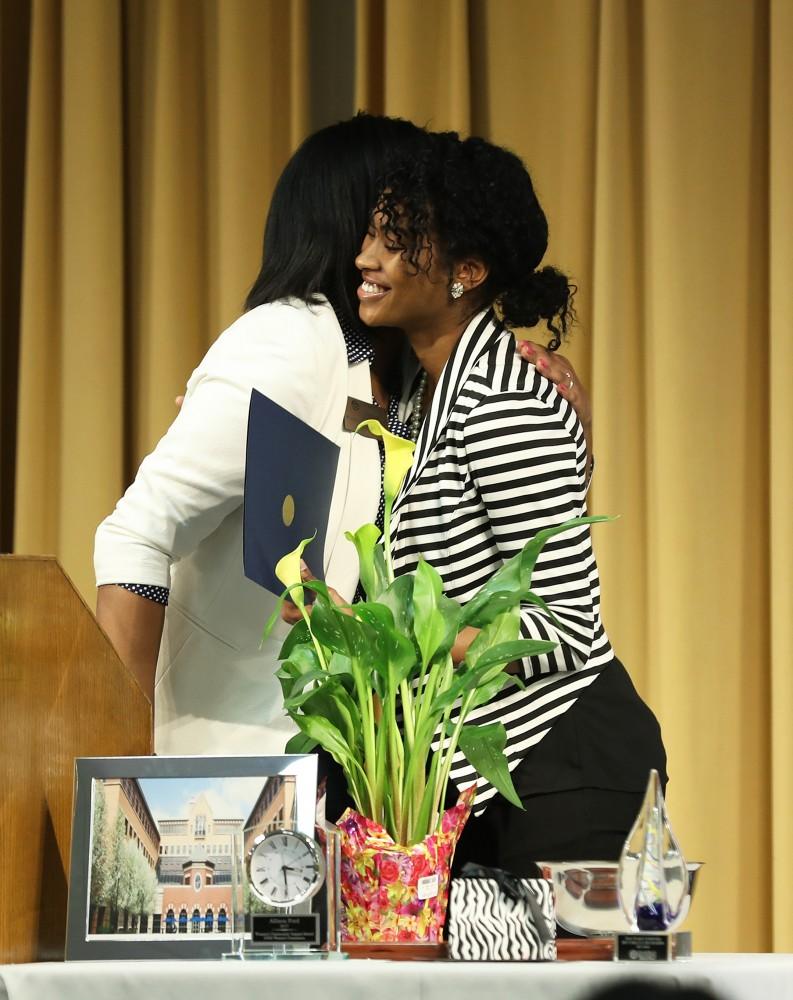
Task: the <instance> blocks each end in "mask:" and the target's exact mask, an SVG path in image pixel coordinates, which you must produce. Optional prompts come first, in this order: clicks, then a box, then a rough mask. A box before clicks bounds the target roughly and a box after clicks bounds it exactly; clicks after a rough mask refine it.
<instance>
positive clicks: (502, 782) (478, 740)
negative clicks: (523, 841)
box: [458, 722, 524, 809]
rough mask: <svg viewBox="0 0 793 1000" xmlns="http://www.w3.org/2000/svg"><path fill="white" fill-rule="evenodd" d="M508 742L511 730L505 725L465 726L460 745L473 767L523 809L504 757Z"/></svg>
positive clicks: (505, 796) (493, 723)
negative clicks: (508, 732)
mask: <svg viewBox="0 0 793 1000" xmlns="http://www.w3.org/2000/svg"><path fill="white" fill-rule="evenodd" d="M506 743H507V731H506V729H504V726H503V724H502V723H501V722H492V723H490V724H489V725H487V726H463V728H462V729H461V730H460V741H459V744H458V745H459V747H460V749H461V750H462V752H463V753H464V754H465V758H466V760H467V761H468V763H469V764H470V765H471V767H473V768H475V769H476V771H478V773H479V774H481V775H482V777H483V778H485V779H487V781H489V782H490V784H491V785H492V786H493V787H494V788H497V789H498V791H499V792H501V794H502V795H503V796H504V798H505V799H506V800H507V801H508V802H511V803H512V804H513V805H514V806H517V807H518V809H523V808H524V806H523V803H522V802H521V801H520V798H519V796H518V793H517V792H516V791H515V786H514V784H513V783H512V775H511V774H510V773H509V767H508V766H507V758H506V757H505V756H504V747H505V746H506Z"/></svg>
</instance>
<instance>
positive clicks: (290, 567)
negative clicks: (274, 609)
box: [275, 532, 316, 611]
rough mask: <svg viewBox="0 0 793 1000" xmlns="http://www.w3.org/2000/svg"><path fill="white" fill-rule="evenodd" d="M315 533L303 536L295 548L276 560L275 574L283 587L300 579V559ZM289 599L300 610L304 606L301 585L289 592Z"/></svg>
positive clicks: (301, 575)
mask: <svg viewBox="0 0 793 1000" xmlns="http://www.w3.org/2000/svg"><path fill="white" fill-rule="evenodd" d="M315 535H316V532H315V533H314V534H313V535H312V536H311V538H304V539H303V541H302V542H300V544H299V545H298V546H297V548H296V549H293V550H292V551H291V552H287V554H286V555H285V556H281V558H280V559H279V560H278V563H277V564H276V567H275V575H276V576H277V577H278V579H279V580H280V581H281V583H282V584H283V585H284V586H285V587H291V586H293V585H294V584H296V583H300V582H301V581H302V579H303V574H302V573H301V571H300V560H301V559H302V557H303V550H304V549H305V547H306V546H307V545H308V543H309V542H311V541H313V540H314V537H315ZM289 599H290V600H291V601H292V602H293V603H294V604H296V605H297V606H298V607H299V608H300V610H301V611H302V610H303V609H304V608H305V597H304V594H303V588H302V587H297V588H295V590H293V591H292V592H291V593H290V595H289Z"/></svg>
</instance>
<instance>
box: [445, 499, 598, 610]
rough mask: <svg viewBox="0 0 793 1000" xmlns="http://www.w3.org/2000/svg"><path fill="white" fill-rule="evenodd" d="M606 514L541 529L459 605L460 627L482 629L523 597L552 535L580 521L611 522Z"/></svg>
mask: <svg viewBox="0 0 793 1000" xmlns="http://www.w3.org/2000/svg"><path fill="white" fill-rule="evenodd" d="M611 520H613V518H610V517H603V516H597V517H576V518H573V519H572V520H570V521H565V522H564V524H558V525H555V526H554V527H552V528H543V529H542V530H541V531H538V532H537V534H536V535H535V536H534V537H533V538H532V539H531V540H530V541H528V542H527V543H526V544H525V545H524V547H523V548H522V549H521V551H520V552H518V553H517V554H516V555H514V556H513V557H512V558H511V559H508V560H507V562H505V563H504V565H503V566H502V567H501V569H499V570H497V571H496V572H495V573H494V574H493V576H491V578H490V579H489V580H488V581H487V583H486V584H485V585H484V586H483V587H482V588H481V590H479V592H478V593H476V594H475V595H474V596H473V597H472V598H471V600H470V601H469V602H468V603H467V604H466V605H465V607H464V608H463V614H462V619H461V622H460V627H461V628H463V627H464V626H466V625H473V626H475V627H477V628H483V627H484V626H485V625H488V624H490V622H492V621H493V619H494V618H495V617H496V616H497V615H499V614H502V613H503V612H504V611H506V610H508V609H509V608H511V607H514V606H515V605H518V604H519V603H520V602H521V601H522V600H525V599H526V595H527V594H528V593H529V592H530V591H529V584H530V582H531V575H532V572H533V571H534V564H535V563H536V561H537V557H538V556H539V553H540V551H541V549H542V547H543V545H545V543H546V542H547V541H548V539H549V538H553V537H554V535H560V534H562V533H563V532H565V531H571V530H572V529H573V528H577V527H580V526H581V525H582V524H595V523H597V522H600V521H611Z"/></svg>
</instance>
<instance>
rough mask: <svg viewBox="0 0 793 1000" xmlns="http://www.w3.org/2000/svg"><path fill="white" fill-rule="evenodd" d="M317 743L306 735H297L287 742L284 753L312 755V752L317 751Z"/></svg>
mask: <svg viewBox="0 0 793 1000" xmlns="http://www.w3.org/2000/svg"><path fill="white" fill-rule="evenodd" d="M316 748H317V741H316V740H315V739H312V738H311V737H310V736H307V735H306V734H305V733H303V732H300V733H295V735H294V736H293V737H292V738H291V739H290V740H288V741H287V744H286V746H285V747H284V753H311V751H312V750H316Z"/></svg>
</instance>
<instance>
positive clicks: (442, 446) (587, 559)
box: [356, 133, 666, 873]
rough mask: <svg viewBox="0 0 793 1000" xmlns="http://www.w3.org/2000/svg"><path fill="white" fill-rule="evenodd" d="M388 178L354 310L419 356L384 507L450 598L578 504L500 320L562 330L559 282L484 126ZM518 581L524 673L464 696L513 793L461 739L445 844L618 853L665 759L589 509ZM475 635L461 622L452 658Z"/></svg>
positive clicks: (574, 468)
mask: <svg viewBox="0 0 793 1000" xmlns="http://www.w3.org/2000/svg"><path fill="white" fill-rule="evenodd" d="M384 191H385V193H384V194H383V195H382V197H381V200H380V203H379V205H378V210H377V212H376V213H375V216H374V224H373V226H372V228H371V230H370V232H369V234H368V236H367V237H366V239H365V240H364V244H363V247H362V249H361V253H360V255H359V256H358V258H357V260H356V264H357V266H358V268H359V270H360V272H361V278H362V281H361V285H360V288H359V291H358V296H359V312H360V317H361V319H362V320H363V321H364V322H365V323H366V324H367V325H371V326H378V327H395V328H399V329H401V330H403V331H404V333H405V335H406V337H407V340H408V341H409V343H410V346H411V347H412V349H413V352H414V354H415V356H416V358H417V359H418V362H419V365H420V370H419V373H418V374H417V376H416V379H415V381H414V383H413V387H412V391H411V392H410V393H409V394H408V398H406V399H404V400H403V403H402V406H403V411H404V414H403V415H404V418H405V420H406V422H407V423H408V425H409V426H412V427H413V428H414V429H415V431H416V432H417V438H418V439H417V446H416V455H415V459H414V463H413V467H412V469H411V471H410V472H409V474H408V477H407V479H406V482H405V484H404V486H403V489H402V492H401V494H400V496H399V497H398V499H397V501H396V503H395V507H394V517H393V521H392V538H393V549H394V565H395V569H396V570H397V572H399V571H402V572H407V571H410V570H412V569H414V568H415V566H416V565H417V562H418V559H419V556H420V555H421V556H423V557H424V558H425V559H426V560H427V561H428V562H430V563H431V564H432V565H433V566H434V567H435V568H436V569H437V570H438V571H439V572H440V574H441V576H442V577H443V580H444V585H445V589H446V593H447V594H448V596H450V597H453V598H455V599H456V600H458V601H460V602H461V603H465V602H466V601H467V600H469V599H470V598H471V597H472V596H473V595H474V594H475V593H476V592H477V590H479V588H480V587H481V586H482V585H483V584H484V583H485V581H486V580H488V579H489V577H490V576H491V575H492V574H493V572H494V571H495V570H496V569H497V568H498V567H499V566H500V565H501V564H502V563H503V562H504V561H505V560H507V559H509V558H510V557H511V556H512V555H514V554H515V553H516V552H518V551H519V550H520V549H521V548H522V547H523V545H524V544H525V542H526V541H528V540H529V539H530V538H531V537H532V536H533V535H534V534H535V532H536V531H538V530H539V529H540V528H544V527H547V526H551V525H556V524H559V523H560V522H561V521H564V520H567V519H568V518H572V517H577V516H580V515H583V514H585V512H586V492H587V486H588V482H587V458H586V446H585V440H584V434H583V430H582V427H581V423H580V421H579V420H578V417H577V416H576V413H575V411H574V410H573V408H572V407H571V406H570V405H569V402H568V400H567V399H565V398H564V396H563V395H562V393H560V392H559V391H558V389H557V388H556V386H554V385H553V384H551V383H549V382H548V381H547V380H545V379H543V378H541V377H540V375H539V374H538V372H537V371H536V369H535V367H534V366H533V365H532V364H530V363H528V362H527V361H525V360H524V359H523V358H522V357H520V356H519V355H516V352H515V340H514V337H513V334H512V333H511V332H510V326H513V325H514V326H518V327H530V326H534V325H536V324H537V323H538V322H539V320H540V319H544V320H546V321H547V322H548V325H549V327H550V329H551V331H552V333H553V336H554V344H553V346H558V343H559V336H560V335H561V333H563V332H564V331H565V330H566V327H567V323H568V321H569V319H570V318H571V312H572V311H571V303H570V298H571V287H570V284H569V282H568V280H567V278H566V277H565V276H564V275H562V274H561V273H560V272H559V271H557V270H555V269H554V268H550V267H543V268H542V269H541V270H537V268H538V267H539V265H540V262H541V260H542V258H543V256H544V254H545V250H546V246H547V241H548V228H547V223H546V219H545V215H544V213H543V211H542V209H541V207H540V205H539V202H538V201H537V198H536V195H535V193H534V190H533V187H532V183H531V179H530V177H529V175H528V173H527V171H526V169H525V167H524V165H523V164H522V162H521V161H520V160H519V159H518V158H517V157H516V156H515V155H514V154H512V153H510V152H508V151H506V150H504V149H501V148H499V147H496V146H493V145H491V144H490V143H488V142H485V141H484V140H482V139H473V138H472V139H468V140H465V141H461V140H460V139H459V138H458V137H457V136H456V135H455V134H453V133H450V134H444V135H439V136H435V137H433V140H432V142H431V144H430V146H429V147H428V152H427V153H426V155H424V156H423V157H420V158H418V159H417V160H416V161H415V162H413V163H411V164H410V165H409V166H407V167H403V168H402V169H400V170H399V171H397V172H394V173H393V174H392V175H391V176H389V177H388V178H387V182H386V184H385V186H384ZM494 305H497V307H498V311H499V312H500V314H501V316H502V317H503V319H499V318H498V316H497V314H496V311H495V310H494V308H493V307H494ZM419 427H420V432H419ZM611 530H618V529H616V528H614V529H611ZM532 585H533V589H534V590H535V591H536V592H537V593H538V594H539V595H540V596H541V597H542V598H543V599H544V600H545V602H546V603H547V606H548V608H550V609H551V611H552V613H553V616H554V618H555V620H554V618H552V617H551V616H550V615H549V614H548V612H547V611H546V610H544V609H543V608H540V607H538V606H537V605H531V604H527V605H526V606H525V607H524V608H523V609H522V631H523V634H524V636H525V637H527V638H538V639H553V640H555V641H556V642H557V646H556V648H555V649H554V650H553V652H551V653H549V654H545V655H542V656H535V657H531V658H528V659H526V660H525V661H523V662H521V663H516V664H512V665H511V666H510V670H511V671H512V672H515V673H519V674H520V676H521V677H522V679H523V681H524V683H525V688H524V687H522V686H520V685H519V684H518V683H512V684H507V685H506V686H505V687H504V688H503V689H502V691H501V692H500V693H499V694H498V695H497V697H496V698H495V699H494V700H493V701H492V702H490V703H489V704H487V705H485V706H483V707H481V708H480V709H478V710H477V715H478V717H479V719H480V721H495V720H500V721H502V722H503V723H504V725H505V727H506V731H507V746H506V752H507V756H508V758H509V763H510V769H511V770H512V775H513V780H514V782H515V786H516V789H517V791H518V793H519V795H520V796H521V799H522V801H523V803H524V806H525V811H521V810H518V809H516V808H515V807H514V806H511V805H510V804H509V803H507V802H506V801H505V800H504V799H503V798H502V797H501V796H500V795H498V793H497V792H496V791H495V789H494V788H493V787H492V786H490V785H489V784H488V782H487V781H486V780H485V779H483V778H481V777H479V778H478V779H477V775H476V773H475V772H474V771H473V769H472V768H471V767H470V765H469V764H468V763H467V762H466V761H465V759H464V758H463V757H462V756H461V755H460V757H459V760H456V761H455V769H454V771H453V778H454V781H455V783H456V784H457V786H458V787H459V788H464V787H466V786H467V785H468V784H470V783H471V781H473V780H477V783H478V786H479V789H478V796H477V806H476V812H477V816H478V818H477V819H476V821H474V822H472V823H471V824H469V829H468V831H467V833H466V835H465V836H464V838H463V841H462V842H461V846H460V849H459V852H458V858H459V860H460V861H462V860H471V859H473V860H477V861H479V862H481V863H485V864H488V863H489V864H491V865H492V864H497V865H499V866H501V867H504V868H507V869H509V870H511V871H514V872H518V873H520V872H521V870H522V868H523V866H525V865H527V862H529V861H530V860H532V859H533V860H538V859H547V860H551V859H570V858H584V857H588V858H614V857H617V856H618V854H619V851H620V849H621V846H622V843H623V841H624V838H625V836H626V834H627V832H628V830H629V829H630V825H631V823H632V821H633V819H634V817H635V815H636V813H637V811H638V809H639V806H640V804H641V796H642V793H643V791H644V787H645V784H646V781H647V774H648V771H649V769H650V768H651V767H655V768H657V769H658V770H659V771H660V773H661V775H662V777H663V778H664V780H665V777H666V771H665V763H666V757H665V752H664V748H663V744H662V742H661V736H660V730H659V727H658V723H657V722H656V720H655V717H654V716H653V714H652V712H651V711H650V710H649V708H647V706H646V705H645V704H644V703H643V702H642V700H641V699H640V698H639V696H638V694H637V693H636V691H635V689H634V687H633V685H632V683H631V681H630V678H629V677H628V674H627V672H626V671H625V669H624V667H623V666H622V664H621V663H620V661H619V660H618V659H617V658H616V657H615V655H614V653H613V651H612V648H611V645H610V643H609V639H608V636H607V634H606V631H605V629H604V627H603V623H602V621H601V618H600V586H599V581H598V572H597V566H596V564H595V558H594V555H593V551H592V544H591V540H590V533H589V529H588V527H581V528H578V529H576V530H574V531H571V532H569V533H567V534H563V535H561V536H558V537H556V538H554V539H552V540H551V541H550V542H548V543H547V544H546V546H545V548H544V549H543V551H542V553H541V555H540V558H539V560H538V562H537V565H536V569H535V573H534V577H533V581H532ZM474 634H475V632H474V630H466V633H464V634H461V635H460V636H459V637H458V641H457V643H456V645H455V648H454V651H453V656H454V658H455V660H456V661H459V660H461V659H462V658H463V657H464V655H465V650H466V649H467V647H468V645H470V643H471V641H472V640H473V637H474Z"/></svg>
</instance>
